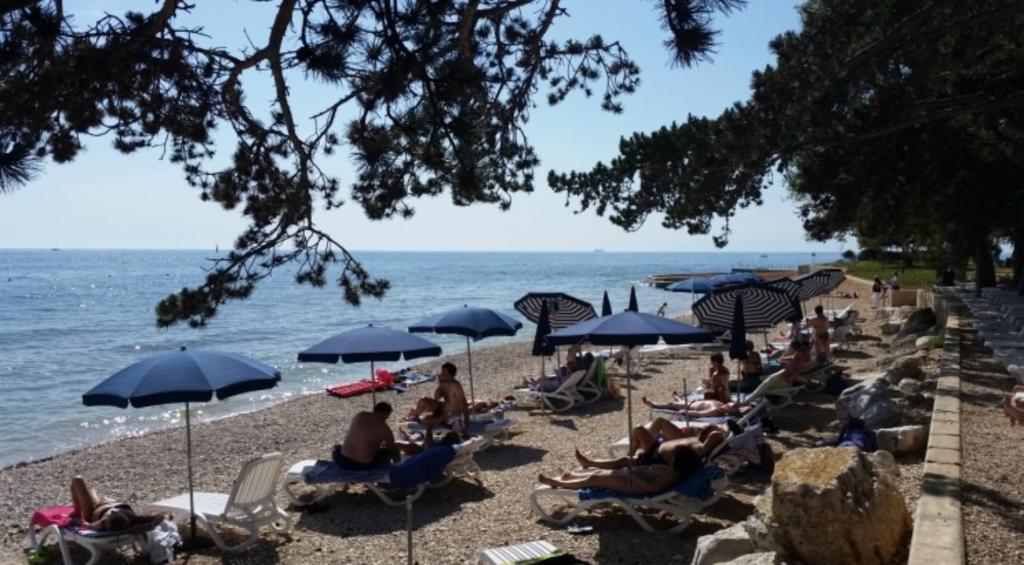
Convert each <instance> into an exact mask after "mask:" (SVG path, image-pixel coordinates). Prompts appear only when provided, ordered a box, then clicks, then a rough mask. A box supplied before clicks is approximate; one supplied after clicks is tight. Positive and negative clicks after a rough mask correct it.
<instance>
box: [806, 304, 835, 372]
mask: <svg viewBox="0 0 1024 565" xmlns="http://www.w3.org/2000/svg"><path fill="white" fill-rule="evenodd" d="M807 327H809V328H811V330H812V331H813V332H814V354H815V356H816V357H818V358H819V359H828V354H829V339H830V337H829V333H828V328H829V323H828V317H827V316H825V309H824V308H822V307H821V304H819V305H817V306H815V307H814V317H813V318H811V319H810V320H808V321H807Z"/></svg>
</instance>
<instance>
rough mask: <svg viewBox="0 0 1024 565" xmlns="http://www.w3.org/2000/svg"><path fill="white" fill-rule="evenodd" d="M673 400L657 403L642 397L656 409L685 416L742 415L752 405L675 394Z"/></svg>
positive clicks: (714, 416) (748, 410)
mask: <svg viewBox="0 0 1024 565" xmlns="http://www.w3.org/2000/svg"><path fill="white" fill-rule="evenodd" d="M673 396H675V395H673ZM675 398H676V400H675V401H674V402H665V403H663V404H658V403H656V402H651V401H650V400H648V399H647V397H646V396H645V397H643V398H642V400H643V403H644V404H646V405H647V406H649V407H651V408H654V409H656V410H674V411H676V412H678V413H679V415H680V416H685V417H687V418H717V417H719V416H742V415H744V414H746V413H747V412H750V410H751V409H752V407H751V406H750V405H748V404H744V403H740V402H722V401H720V400H694V401H693V402H687V401H686V399H685V398H679V397H678V396H675Z"/></svg>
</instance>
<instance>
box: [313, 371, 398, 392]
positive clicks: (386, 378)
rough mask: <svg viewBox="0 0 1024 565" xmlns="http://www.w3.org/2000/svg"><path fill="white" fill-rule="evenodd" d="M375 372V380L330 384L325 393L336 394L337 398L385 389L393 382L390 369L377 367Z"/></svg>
mask: <svg viewBox="0 0 1024 565" xmlns="http://www.w3.org/2000/svg"><path fill="white" fill-rule="evenodd" d="M375 372H376V375H377V381H376V382H374V381H371V380H370V379H363V380H361V381H358V382H354V383H349V384H345V385H337V386H332V387H329V388H328V389H327V394H330V395H333V396H337V397H339V398H349V397H352V396H359V395H360V394H366V393H368V392H373V391H374V390H377V391H381V390H387V389H389V388H391V385H393V384H395V378H394V377H392V376H391V371H388V370H387V369H377V370H376V371H375Z"/></svg>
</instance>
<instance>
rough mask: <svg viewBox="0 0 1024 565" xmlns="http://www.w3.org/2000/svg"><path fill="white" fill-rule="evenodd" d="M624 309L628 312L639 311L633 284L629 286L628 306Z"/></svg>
mask: <svg viewBox="0 0 1024 565" xmlns="http://www.w3.org/2000/svg"><path fill="white" fill-rule="evenodd" d="M626 310H629V311H630V312H639V311H640V306H639V305H638V304H637V303H636V287H635V286H631V287H629V306H627V307H626Z"/></svg>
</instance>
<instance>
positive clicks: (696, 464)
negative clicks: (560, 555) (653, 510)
mask: <svg viewBox="0 0 1024 565" xmlns="http://www.w3.org/2000/svg"><path fill="white" fill-rule="evenodd" d="M687 439H689V440H691V442H690V443H687V444H676V445H675V446H674V447H673V448H672V449H671V450H669V453H668V455H669V457H668V458H667V459H666V460H665V462H662V463H652V464H648V465H642V464H634V461H633V460H632V458H629V457H621V458H619V459H614V460H606V461H595V460H590V459H587V458H586V457H583V455H582V454H580V453H579V452H578V451H577V454H576V457H577V459H579V461H580V464H582V465H584V467H586V468H587V470H584V471H567V472H565V473H562V474H561V475H560V476H559V477H557V478H556V477H547V476H545V475H543V474H541V475H538V476H537V480H538V481H539V482H541V483H543V484H545V485H548V486H552V487H556V488H568V489H581V488H600V489H605V490H610V491H612V492H615V493H618V494H623V495H647V494H657V493H659V492H662V491H664V490H666V489H669V488H671V487H673V486H674V485H676V484H678V483H679V482H681V481H682V480H684V479H686V477H688V476H690V475H691V474H692V473H694V472H695V471H697V470H699V469H700V468H701V466H703V456H704V455H705V454H706V453H709V452H710V451H711V449H713V448H714V446H715V445H718V444H719V443H721V442H722V441H724V439H725V435H724V434H723V433H722V432H721V431H717V430H716V431H713V432H711V433H709V434H708V435H707V437H706V439H705V440H704V441H701V440H700V439H699V438H687ZM659 451H660V450H659ZM668 461H671V463H669V462H668Z"/></svg>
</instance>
